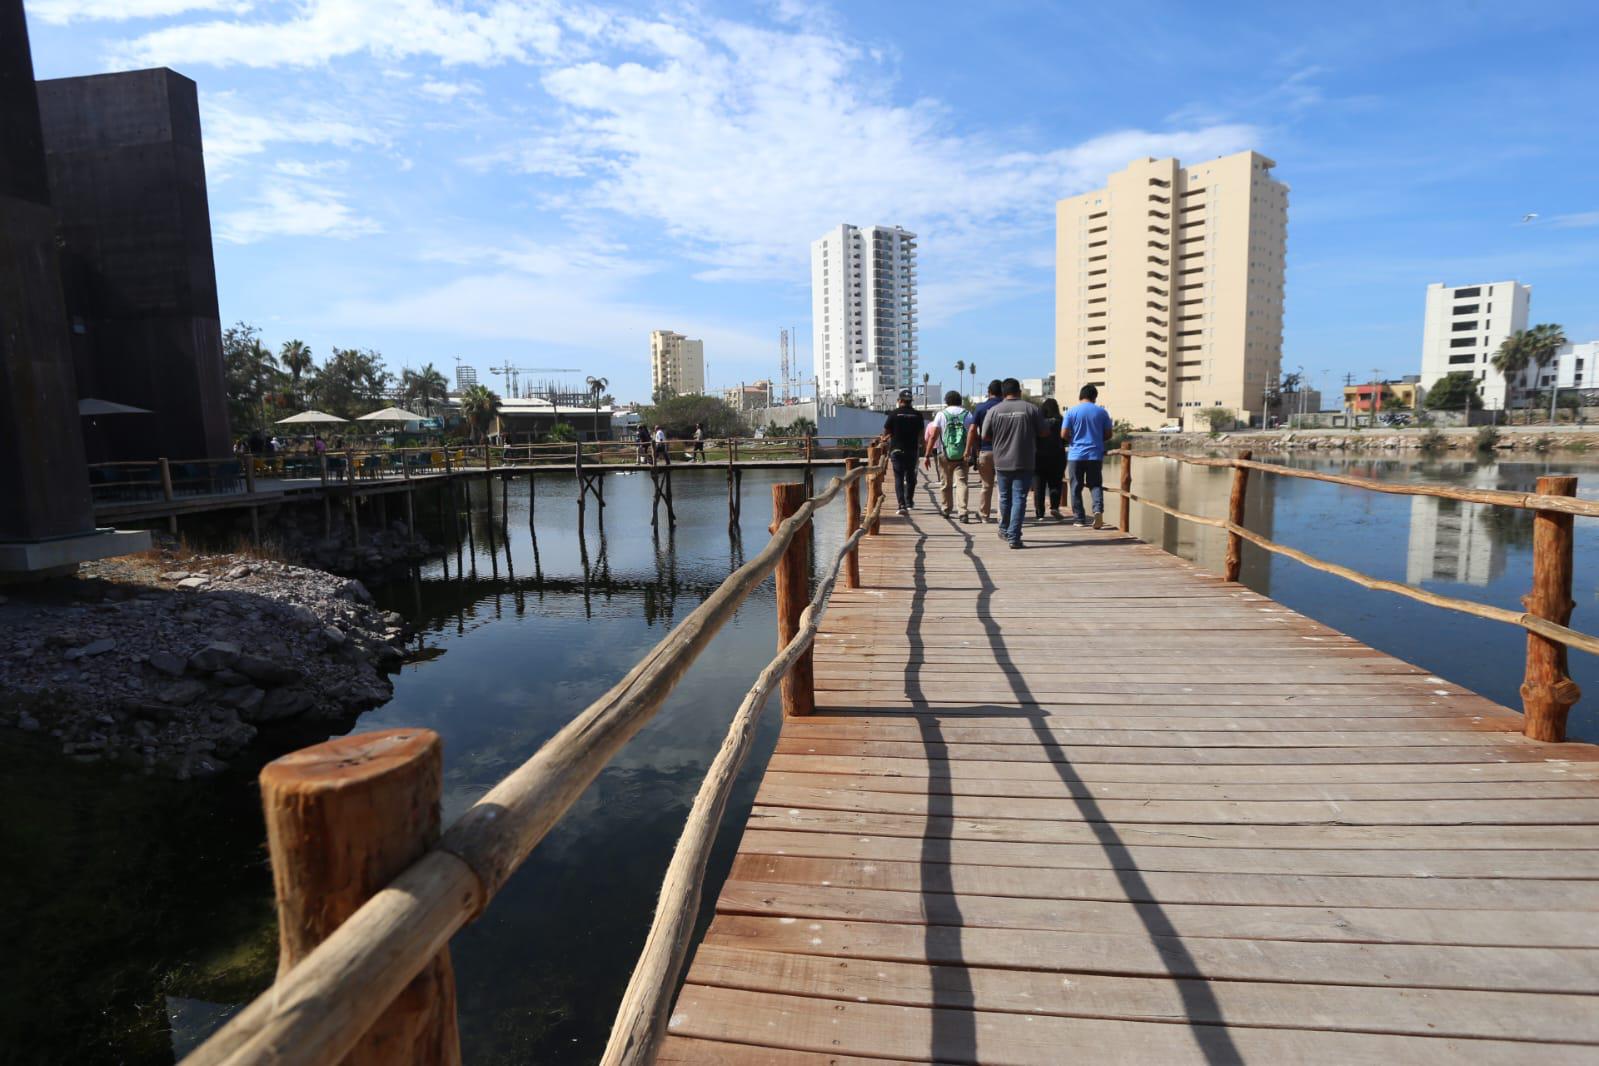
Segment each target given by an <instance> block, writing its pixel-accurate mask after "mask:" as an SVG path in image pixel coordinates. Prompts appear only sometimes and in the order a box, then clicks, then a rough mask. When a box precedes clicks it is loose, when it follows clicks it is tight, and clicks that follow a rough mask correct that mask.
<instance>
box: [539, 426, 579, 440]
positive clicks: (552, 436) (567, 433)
mask: <svg viewBox="0 0 1599 1066" xmlns="http://www.w3.org/2000/svg"><path fill="white" fill-rule="evenodd" d="M544 439H545V440H548V441H555V442H557V443H561V442H566V441H574V440H577V427H576V426H574V425H572V423H570V422H557V423H555V425H553V426H551V427H550V431H549V432H548V433H546V434H545V435H544Z"/></svg>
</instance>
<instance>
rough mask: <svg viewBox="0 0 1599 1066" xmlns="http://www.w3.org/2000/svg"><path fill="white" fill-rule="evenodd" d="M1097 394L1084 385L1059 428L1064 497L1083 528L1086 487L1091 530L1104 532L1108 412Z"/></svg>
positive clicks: (1109, 425) (1109, 421)
mask: <svg viewBox="0 0 1599 1066" xmlns="http://www.w3.org/2000/svg"><path fill="white" fill-rule="evenodd" d="M1098 399H1099V390H1098V389H1096V388H1095V387H1094V386H1092V385H1084V386H1083V387H1082V388H1081V389H1080V390H1078V393H1077V403H1076V404H1075V405H1074V406H1073V407H1072V409H1071V410H1070V411H1067V412H1066V419H1065V422H1064V424H1063V425H1062V426H1061V431H1060V432H1061V437H1062V438H1063V439H1064V440H1065V441H1066V444H1067V447H1066V477H1067V481H1068V483H1069V484H1068V485H1067V490H1066V491H1067V493H1068V494H1069V495H1070V497H1071V501H1072V515H1073V517H1075V518H1076V519H1077V521H1078V522H1079V523H1080V524H1082V525H1085V526H1086V525H1088V516H1087V515H1086V514H1085V513H1084V512H1083V487H1084V486H1087V487H1088V490H1089V497H1090V499H1091V500H1092V502H1093V507H1094V523H1093V524H1094V528H1095V529H1104V528H1105V471H1104V467H1105V443H1106V442H1107V441H1109V440H1110V435H1111V420H1110V412H1109V411H1107V410H1105V409H1104V408H1103V407H1101V406H1099V404H1097V403H1095V402H1094V401H1095V400H1098Z"/></svg>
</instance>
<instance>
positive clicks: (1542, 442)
mask: <svg viewBox="0 0 1599 1066" xmlns="http://www.w3.org/2000/svg"><path fill="white" fill-rule="evenodd" d="M1554 446H1555V442H1554V438H1553V437H1551V436H1549V434H1547V433H1545V434H1543V435H1542V436H1541V437H1539V438H1538V439H1537V440H1535V441H1533V442H1532V450H1533V451H1535V452H1537V453H1538V454H1539V455H1546V454H1548V452H1549V449H1551V448H1553V447H1554Z"/></svg>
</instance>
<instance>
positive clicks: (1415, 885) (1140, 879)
mask: <svg viewBox="0 0 1599 1066" xmlns="http://www.w3.org/2000/svg"><path fill="white" fill-rule="evenodd" d="M1407 869H1408V856H1404V855H1396V856H1392V857H1391V861H1390V866H1389V869H1388V871H1387V873H1386V875H1385V876H1382V877H1350V876H1338V877H1317V876H1313V875H1306V874H1295V875H1284V874H1235V873H1204V874H1193V873H1160V872H1156V871H1142V870H1138V869H1136V868H1134V867H1132V866H1131V865H1124V866H1123V867H1121V868H1118V869H1115V870H1106V869H1099V870H1061V869H1049V868H1040V869H1030V868H1028V867H1025V866H982V865H978V864H975V863H971V862H954V861H953V860H952V859H951V858H950V857H949V856H945V855H936V854H935V855H931V856H929V855H925V854H924V855H922V856H918V857H917V859H916V860H914V861H906V860H895V859H887V858H880V857H877V856H871V857H868V858H864V859H841V858H809V857H805V856H797V855H775V854H766V855H761V854H755V853H751V852H745V851H741V852H740V854H739V856H738V857H737V858H736V859H735V860H734V861H733V868H732V870H731V872H730V873H729V874H728V876H729V877H730V878H732V879H734V880H741V881H763V882H768V883H785V884H796V885H831V886H833V887H835V888H870V889H882V890H885V891H893V892H921V891H928V890H936V891H939V892H947V893H954V894H955V895H968V894H970V895H977V896H1009V897H1016V898H1021V899H1056V900H1070V899H1080V900H1100V901H1105V902H1112V903H1114V902H1120V901H1132V902H1140V903H1204V904H1226V905H1229V906H1239V907H1242V906H1254V905H1261V906H1284V907H1423V908H1432V909H1436V910H1484V909H1486V910H1545V909H1553V910H1567V911H1579V910H1584V911H1592V910H1599V884H1596V883H1594V882H1591V881H1534V880H1519V881H1499V880H1495V879H1492V878H1486V877H1472V878H1446V879H1439V878H1424V877H1411V876H1405V875H1404V873H1403V871H1405V870H1407ZM930 886H936V888H933V887H930Z"/></svg>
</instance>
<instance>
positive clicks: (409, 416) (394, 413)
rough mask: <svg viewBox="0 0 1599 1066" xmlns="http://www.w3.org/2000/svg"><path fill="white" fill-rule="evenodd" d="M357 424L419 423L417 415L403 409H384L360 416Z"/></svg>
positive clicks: (421, 419)
mask: <svg viewBox="0 0 1599 1066" xmlns="http://www.w3.org/2000/svg"><path fill="white" fill-rule="evenodd" d="M356 421H357V422H421V421H423V418H422V416H421V415H419V414H413V413H412V412H410V411H407V410H406V409H405V408H403V407H385V408H384V409H383V410H381V411H373V412H372V413H371V414H369V415H362V416H361V417H360V418H357V419H356Z"/></svg>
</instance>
